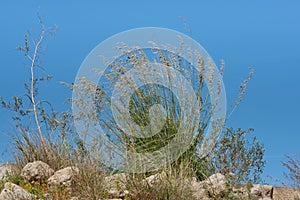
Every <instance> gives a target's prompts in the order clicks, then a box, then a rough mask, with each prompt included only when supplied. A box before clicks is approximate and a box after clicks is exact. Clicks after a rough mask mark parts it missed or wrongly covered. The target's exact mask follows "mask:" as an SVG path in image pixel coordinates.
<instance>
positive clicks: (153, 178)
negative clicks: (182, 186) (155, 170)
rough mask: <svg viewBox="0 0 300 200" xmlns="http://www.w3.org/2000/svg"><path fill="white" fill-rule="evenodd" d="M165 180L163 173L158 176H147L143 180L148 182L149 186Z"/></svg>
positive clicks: (165, 176)
mask: <svg viewBox="0 0 300 200" xmlns="http://www.w3.org/2000/svg"><path fill="white" fill-rule="evenodd" d="M165 178H167V175H166V173H165V172H162V173H159V174H154V175H151V176H148V177H147V178H146V179H145V180H146V181H147V182H148V184H149V185H150V186H152V185H153V184H155V183H157V182H159V180H162V179H165Z"/></svg>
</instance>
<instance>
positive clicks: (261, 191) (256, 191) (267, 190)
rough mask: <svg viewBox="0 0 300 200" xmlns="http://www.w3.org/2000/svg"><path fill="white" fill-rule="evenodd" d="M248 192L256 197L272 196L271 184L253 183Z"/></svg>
mask: <svg viewBox="0 0 300 200" xmlns="http://www.w3.org/2000/svg"><path fill="white" fill-rule="evenodd" d="M250 194H251V195H253V196H255V197H258V198H261V199H262V198H273V186H270V185H257V184H255V185H253V186H252V188H251V189H250Z"/></svg>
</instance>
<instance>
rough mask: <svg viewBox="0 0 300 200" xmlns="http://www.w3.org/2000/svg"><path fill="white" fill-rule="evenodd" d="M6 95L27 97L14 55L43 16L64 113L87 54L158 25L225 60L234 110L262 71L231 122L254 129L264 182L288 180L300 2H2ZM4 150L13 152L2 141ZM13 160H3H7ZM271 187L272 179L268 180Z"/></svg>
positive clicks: (298, 138)
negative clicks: (50, 32) (52, 30)
mask: <svg viewBox="0 0 300 200" xmlns="http://www.w3.org/2000/svg"><path fill="white" fill-rule="evenodd" d="M0 5H1V6H0V24H1V28H0V30H1V37H0V43H1V45H0V55H1V65H0V66H1V71H2V72H1V73H0V96H3V97H4V98H5V99H9V98H10V97H11V96H13V95H17V94H20V93H22V87H23V82H24V81H26V80H27V79H28V77H29V71H28V69H26V67H25V66H24V64H23V63H24V62H25V59H24V56H23V55H22V54H21V53H19V52H17V51H16V50H15V47H16V46H18V45H22V44H23V39H24V35H25V34H26V31H27V30H28V29H32V30H33V31H38V30H39V27H38V23H37V17H36V16H37V15H36V13H37V11H38V10H39V11H40V14H41V15H42V16H43V18H44V22H45V24H46V25H48V26H53V25H56V26H57V27H58V28H59V30H58V32H57V34H56V35H55V36H54V37H51V38H49V39H48V40H47V42H46V45H47V52H46V55H45V56H44V57H43V58H42V60H43V65H44V66H45V67H46V69H47V71H48V72H49V73H50V74H52V75H53V76H54V79H53V80H52V81H51V82H50V83H49V84H46V85H45V91H44V92H43V93H42V95H44V96H46V97H47V98H50V99H51V100H52V101H53V102H54V103H55V104H56V105H57V106H58V107H62V106H63V101H64V99H65V98H67V97H70V96H71V93H69V92H68V91H67V89H65V88H64V87H63V86H60V85H58V84H57V82H59V81H65V82H72V81H74V78H75V75H76V73H77V70H78V69H79V67H80V64H81V62H82V61H83V59H84V58H85V57H86V55H87V54H88V53H89V52H90V51H91V50H92V49H93V48H94V47H95V46H96V45H97V44H98V43H100V42H101V41H103V40H105V39H106V38H107V37H109V36H111V35H113V34H116V33H119V32H121V31H125V30H128V29H132V28H137V27H146V26H155V27H165V28H170V29H174V30H177V31H180V32H185V26H184V23H183V21H182V20H181V19H180V18H179V16H184V18H185V19H186V20H187V21H188V23H189V25H190V29H191V33H190V34H189V35H190V36H191V37H193V38H194V39H195V40H196V41H198V42H199V43H200V44H201V45H202V46H203V47H204V48H205V49H206V50H207V51H208V53H209V54H210V55H211V56H212V58H213V59H214V61H215V62H216V63H217V64H220V60H221V59H224V60H225V63H226V64H225V77H224V83H225V87H226V92H227V96H228V102H229V103H228V105H230V103H233V101H234V99H235V97H236V95H237V93H238V89H239V84H240V82H241V81H242V80H243V78H245V77H246V76H247V74H248V67H253V68H254V69H255V74H254V77H253V79H252V80H251V82H250V83H249V85H248V90H247V94H246V96H245V99H244V101H243V102H242V103H241V105H240V107H239V108H238V109H237V110H236V111H235V113H234V114H233V115H232V116H231V118H230V119H229V121H228V126H233V127H235V128H238V127H241V128H245V129H246V128H250V127H252V128H254V129H255V132H254V133H253V135H255V136H256V137H257V138H258V139H259V140H260V141H261V142H262V143H263V144H264V145H265V149H266V155H265V158H266V159H267V160H268V163H267V165H266V169H265V173H264V177H265V178H266V176H267V175H271V176H273V177H276V178H282V171H283V168H282V167H281V165H280V161H281V160H284V154H288V155H293V154H296V153H300V145H299V142H300V131H299V128H298V125H299V122H300V115H299V113H300V106H299V104H298V103H299V102H300V87H299V86H300V84H299V81H300V79H299V74H300V66H299V65H300V56H299V55H300V23H299V19H300V12H299V9H300V1H298V0H289V1H283V0H281V1H279V0H264V1H261V0H252V1H244V0H239V1H238V0H236V1H233V0H227V1H221V0H212V1H202V0H194V1H189V0H186V1H176V0H173V1H171V0H166V1H161V0H160V1H158V0H153V1H141V0H140V1H116V0H111V1H85V2H84V3H83V1H81V2H79V1H76V2H75V1H37V0H36V1H34V0H27V1H21V0H20V1H14V0H3V1H1V3H0ZM7 116H8V113H7V112H6V111H5V110H3V109H1V110H0V119H1V120H0V130H1V131H6V130H10V129H11V123H12V122H11V120H10V119H9V118H8V117H7ZM0 145H1V146H0V151H4V150H5V149H7V147H8V146H9V142H8V139H7V136H5V135H4V134H2V133H1V135H0ZM6 157H7V156H5V157H3V158H2V159H1V158H0V161H2V160H5V159H6ZM266 180H268V178H266Z"/></svg>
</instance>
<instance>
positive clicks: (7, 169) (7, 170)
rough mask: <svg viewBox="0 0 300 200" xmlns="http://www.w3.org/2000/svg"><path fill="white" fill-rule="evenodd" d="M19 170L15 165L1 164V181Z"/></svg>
mask: <svg viewBox="0 0 300 200" xmlns="http://www.w3.org/2000/svg"><path fill="white" fill-rule="evenodd" d="M16 171H17V168H16V166H15V165H13V164H0V181H1V180H5V178H6V177H7V176H8V175H13V174H15V173H16Z"/></svg>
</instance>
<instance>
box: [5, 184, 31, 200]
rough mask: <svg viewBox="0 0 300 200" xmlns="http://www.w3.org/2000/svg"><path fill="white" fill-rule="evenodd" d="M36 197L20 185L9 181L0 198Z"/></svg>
mask: <svg viewBox="0 0 300 200" xmlns="http://www.w3.org/2000/svg"><path fill="white" fill-rule="evenodd" d="M35 198H36V197H35V196H34V195H33V194H30V193H29V192H27V191H26V190H24V189H23V188H21V187H20V186H18V185H16V184H13V183H10V182H7V183H5V185H4V189H3V190H2V192H1V193H0V200H33V199H35Z"/></svg>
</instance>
